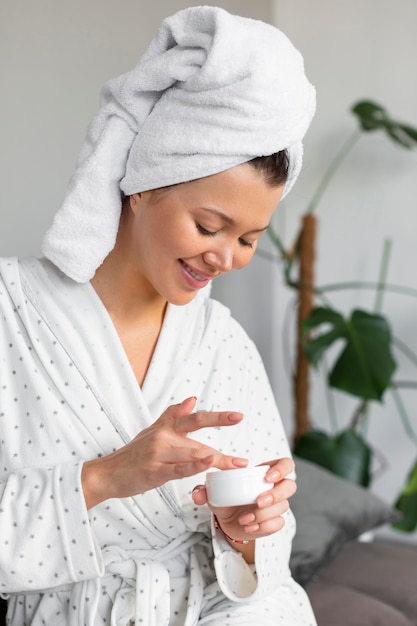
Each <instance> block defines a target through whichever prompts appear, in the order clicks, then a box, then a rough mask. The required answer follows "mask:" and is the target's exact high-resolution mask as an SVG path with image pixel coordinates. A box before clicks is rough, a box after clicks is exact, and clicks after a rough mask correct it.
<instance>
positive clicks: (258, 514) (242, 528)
mask: <svg viewBox="0 0 417 626" xmlns="http://www.w3.org/2000/svg"><path fill="white" fill-rule="evenodd" d="M261 465H269V466H270V467H269V470H268V471H267V473H266V475H265V480H266V482H270V483H274V486H273V488H272V489H270V490H269V491H265V492H264V493H262V494H260V495H259V496H258V498H257V500H256V504H248V505H243V506H231V507H212V506H210V505H209V506H210V509H211V510H212V512H213V513H214V514H215V515H216V517H217V519H218V522H219V525H220V527H221V529H222V530H223V532H224V533H225V534H226V535H229V537H232V538H233V539H238V540H240V541H245V540H246V541H248V540H249V541H250V540H251V539H252V540H253V539H257V538H259V537H266V536H267V535H272V533H275V532H277V531H278V530H281V528H282V527H283V526H284V523H285V522H284V518H283V517H282V515H283V513H285V512H286V511H287V510H288V508H289V503H288V498H290V497H291V496H292V495H294V493H295V492H296V489H297V487H296V484H295V481H294V480H292V479H291V478H287V476H288V474H290V473H291V472H292V471H293V470H294V467H295V466H294V461H293V460H292V459H289V458H283V459H279V460H275V461H269V462H267V463H261ZM193 500H194V502H195V504H198V505H202V504H206V503H207V493H206V489H205V487H204V485H197V487H195V488H194V490H193ZM231 545H233V547H234V548H236V549H237V550H239V551H241V552H244V551H245V548H244V547H242V548H241V547H240V546H241V544H235V543H231Z"/></svg>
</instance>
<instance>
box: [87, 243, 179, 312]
mask: <svg viewBox="0 0 417 626" xmlns="http://www.w3.org/2000/svg"><path fill="white" fill-rule="evenodd" d="M116 248H117V246H116ZM116 248H115V249H114V250H113V251H112V252H111V253H110V254H109V256H108V257H107V258H106V259H105V260H104V262H103V264H102V265H101V266H100V267H99V268H98V270H97V272H96V274H95V276H94V278H93V279H92V281H91V284H92V286H93V288H94V289H95V291H96V293H97V295H98V296H99V298H100V300H101V301H102V302H103V304H104V306H105V307H106V309H107V311H108V312H109V314H110V316H111V317H112V318H113V319H114V320H115V319H117V320H119V321H121V322H123V323H126V324H129V323H132V324H133V323H138V322H144V321H147V322H148V323H150V322H154V323H156V324H162V320H163V317H164V314H165V310H166V306H167V302H166V300H165V299H164V298H162V297H161V296H160V295H159V294H158V293H156V292H155V290H154V289H152V288H151V286H150V285H146V284H145V283H144V281H143V277H141V276H139V275H138V274H137V272H136V271H135V270H134V268H133V267H132V266H131V265H130V264H129V263H128V262H127V261H126V259H121V258H120V254H119V252H118V250H117V249H116Z"/></svg>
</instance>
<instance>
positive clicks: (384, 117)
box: [352, 100, 417, 148]
mask: <svg viewBox="0 0 417 626" xmlns="http://www.w3.org/2000/svg"><path fill="white" fill-rule="evenodd" d="M352 113H353V114H354V115H356V116H357V118H358V119H359V124H360V126H361V129H362V130H363V131H365V132H372V131H374V130H382V131H384V132H385V133H386V134H387V135H388V137H389V138H390V139H392V140H393V141H394V142H395V143H397V144H399V145H400V146H402V147H403V148H414V147H415V146H416V145H417V129H415V128H413V127H412V126H409V125H408V124H401V123H400V122H397V121H395V120H393V119H391V117H390V116H389V115H388V112H387V110H386V109H384V107H382V106H380V105H379V104H376V102H372V101H371V100H362V101H361V102H358V103H357V104H355V106H353V107H352Z"/></svg>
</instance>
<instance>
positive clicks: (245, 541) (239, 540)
mask: <svg viewBox="0 0 417 626" xmlns="http://www.w3.org/2000/svg"><path fill="white" fill-rule="evenodd" d="M213 521H214V528H215V529H216V530H220V532H222V533H223V535H224V536H225V537H226V539H229V541H231V542H232V543H240V544H241V545H244V546H246V545H247V544H248V543H249V540H248V539H243V541H242V540H241V539H233V538H232V537H229V535H227V534H226V533H225V532H224V530H223V528H222V527H221V526H220V524H219V520H218V519H217V515H214V513H213Z"/></svg>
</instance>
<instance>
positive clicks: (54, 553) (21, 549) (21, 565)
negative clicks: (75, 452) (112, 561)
mask: <svg viewBox="0 0 417 626" xmlns="http://www.w3.org/2000/svg"><path fill="white" fill-rule="evenodd" d="M81 467H82V463H77V464H75V463H71V462H70V463H63V464H60V465H56V466H55V467H53V468H52V467H51V468H47V467H45V468H33V467H32V468H27V469H22V470H18V471H15V472H13V473H11V474H9V476H8V477H7V479H6V480H5V482H3V483H0V537H1V544H2V545H1V558H0V593H1V594H2V595H6V594H8V593H13V592H19V591H20V592H21V591H35V590H41V589H42V590H44V589H48V588H51V587H57V586H60V585H65V584H68V583H73V582H77V581H81V580H88V579H90V578H95V577H97V576H100V575H102V573H103V564H102V559H101V552H100V549H99V548H98V546H97V545H96V542H95V540H94V537H93V534H92V532H91V529H90V524H89V522H88V515H87V509H86V506H85V500H84V496H83V492H82V487H81V478H80V474H81Z"/></svg>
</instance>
